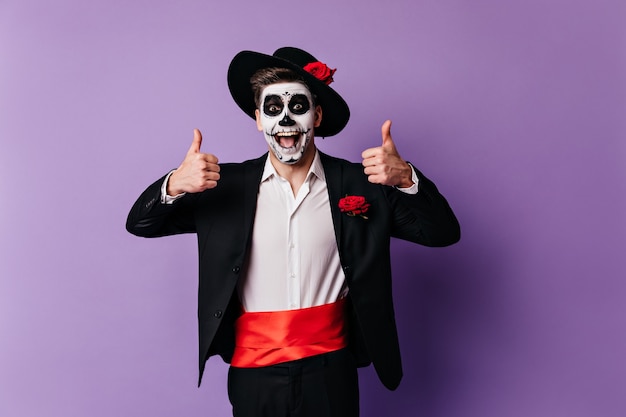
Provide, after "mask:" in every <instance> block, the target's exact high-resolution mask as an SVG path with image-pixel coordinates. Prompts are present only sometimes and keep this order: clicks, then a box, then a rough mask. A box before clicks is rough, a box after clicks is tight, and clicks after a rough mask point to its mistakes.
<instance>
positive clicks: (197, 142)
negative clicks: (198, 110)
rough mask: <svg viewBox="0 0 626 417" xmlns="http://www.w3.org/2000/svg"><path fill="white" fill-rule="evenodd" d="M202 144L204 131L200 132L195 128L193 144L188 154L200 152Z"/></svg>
mask: <svg viewBox="0 0 626 417" xmlns="http://www.w3.org/2000/svg"><path fill="white" fill-rule="evenodd" d="M201 145H202V133H200V130H198V129H194V130H193V142H191V146H190V147H189V150H188V151H187V154H190V153H199V152H200V146H201Z"/></svg>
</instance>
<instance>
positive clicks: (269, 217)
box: [126, 47, 460, 417]
mask: <svg viewBox="0 0 626 417" xmlns="http://www.w3.org/2000/svg"><path fill="white" fill-rule="evenodd" d="M334 72H335V70H331V69H330V68H328V67H327V66H326V65H325V64H323V63H321V62H319V61H318V60H317V59H316V58H314V57H313V56H312V55H310V54H309V53H307V52H305V51H302V50H300V49H297V48H290V47H287V48H281V49H279V50H277V51H276V52H275V53H274V54H273V55H265V54H261V53H257V52H251V51H243V52H241V53H239V54H237V56H235V58H234V59H233V61H232V62H231V64H230V67H229V71H228V85H229V88H230V91H231V94H232V96H233V98H234V99H235V102H236V103H237V104H238V105H239V107H240V108H241V109H242V110H243V111H244V112H245V113H246V114H248V115H249V116H250V117H252V118H254V119H255V120H256V124H257V127H258V129H259V131H261V132H263V136H264V137H265V140H266V141H267V144H268V149H269V152H268V153H267V154H266V155H263V156H262V157H260V158H258V159H255V160H251V161H246V162H243V163H236V164H232V163H229V164H219V163H218V158H217V157H216V156H215V155H213V154H209V153H202V152H201V150H200V147H201V143H202V136H201V134H200V132H199V131H198V130H195V131H194V138H193V142H192V144H191V147H190V148H189V150H188V152H187V154H186V156H185V158H184V160H183V162H182V163H181V165H180V166H179V167H178V168H177V169H176V170H174V171H172V172H170V173H169V174H168V175H166V176H165V177H163V178H161V179H159V180H158V181H156V182H155V183H154V184H153V185H151V186H150V187H148V189H147V190H146V191H144V193H143V194H142V195H141V196H140V197H139V199H138V200H137V202H136V203H135V205H134V206H133V208H132V210H131V212H130V214H129V216H128V221H127V225H126V227H127V229H128V231H130V232H131V233H133V234H136V235H138V236H145V237H158V236H164V235H172V234H177V233H196V234H197V236H198V250H199V280H200V281H199V293H198V301H199V305H198V318H199V338H200V380H201V378H202V373H203V370H204V365H205V362H206V360H207V359H208V358H209V357H210V356H212V355H216V354H219V355H220V356H222V358H223V359H224V360H225V361H226V362H229V363H230V364H231V368H230V370H229V381H228V388H229V389H228V391H229V398H230V400H231V403H232V404H233V414H234V415H235V416H271V417H279V416H316V417H323V416H358V414H359V404H358V401H359V400H358V382H357V372H356V367H357V366H366V365H369V364H370V363H373V364H374V367H375V369H376V371H377V373H378V375H379V378H380V380H381V381H382V383H383V384H384V385H385V386H386V387H387V388H389V389H395V388H396V387H397V386H398V384H399V383H400V379H401V377H402V369H401V363H400V353H399V346H398V338H397V333H396V325H395V319H394V310H393V304H392V291H391V265H390V254H389V242H390V238H391V237H397V238H400V239H405V240H409V241H412V242H416V243H419V244H422V245H427V246H445V245H450V244H452V243H455V242H456V241H458V239H459V236H460V232H459V225H458V222H457V220H456V218H455V216H454V214H453V212H452V210H451V209H450V207H449V206H448V204H447V202H446V200H445V199H444V197H443V196H441V195H440V194H439V192H438V191H437V189H436V187H435V186H434V184H433V183H432V182H431V181H430V180H428V179H427V178H426V177H425V176H424V175H422V174H421V173H420V172H419V171H417V170H416V169H415V168H413V167H412V166H411V165H410V164H409V163H407V162H406V161H405V160H403V159H402V158H401V157H400V155H399V154H398V151H397V150H396V147H395V145H394V142H393V140H392V137H391V133H390V127H391V122H390V121H387V122H385V123H384V124H383V127H382V146H379V147H375V148H371V149H367V150H365V151H364V152H363V155H362V156H363V161H362V164H355V163H350V162H347V161H344V160H340V159H336V158H333V157H330V156H328V155H325V154H323V153H321V152H319V151H318V150H317V148H316V146H315V136H322V137H328V136H333V135H335V134H337V133H339V132H340V131H341V130H342V129H343V127H344V126H345V125H346V123H347V122H348V119H349V115H350V112H349V109H348V106H347V104H346V103H345V101H344V100H343V99H342V98H341V96H339V94H337V93H336V92H335V91H334V90H333V89H332V88H331V87H329V84H330V83H331V82H332V81H333V75H334Z"/></svg>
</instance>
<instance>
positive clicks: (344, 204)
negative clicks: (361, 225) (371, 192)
mask: <svg viewBox="0 0 626 417" xmlns="http://www.w3.org/2000/svg"><path fill="white" fill-rule="evenodd" d="M369 208H370V204H369V203H368V202H367V201H366V200H365V197H363V196H360V195H347V196H345V197H344V198H342V199H340V200H339V210H340V211H341V212H342V213H346V214H347V215H348V216H361V217H363V218H364V219H367V217H366V216H364V214H365V213H367V211H368V210H369Z"/></svg>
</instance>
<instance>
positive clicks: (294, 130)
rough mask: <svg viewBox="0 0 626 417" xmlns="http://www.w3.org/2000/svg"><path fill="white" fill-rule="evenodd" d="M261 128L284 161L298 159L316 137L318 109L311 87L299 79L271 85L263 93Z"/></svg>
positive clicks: (292, 162) (260, 115) (272, 148)
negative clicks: (316, 114)
mask: <svg viewBox="0 0 626 417" xmlns="http://www.w3.org/2000/svg"><path fill="white" fill-rule="evenodd" d="M259 113H260V114H259V122H260V124H259V129H262V130H263V134H264V135H265V140H266V141H267V143H268V144H269V146H270V149H271V150H272V152H273V153H274V155H275V156H276V158H278V160H279V161H280V162H282V163H284V164H295V163H296V162H298V161H299V160H300V159H301V158H302V155H304V152H305V151H306V149H307V146H308V145H309V143H310V142H311V139H312V138H313V128H314V127H315V108H314V107H313V99H312V96H311V92H310V91H309V89H308V88H307V87H306V86H305V85H304V84H301V83H298V82H287V83H279V84H271V85H268V86H267V87H265V88H264V89H263V91H262V92H261V108H260V109H259Z"/></svg>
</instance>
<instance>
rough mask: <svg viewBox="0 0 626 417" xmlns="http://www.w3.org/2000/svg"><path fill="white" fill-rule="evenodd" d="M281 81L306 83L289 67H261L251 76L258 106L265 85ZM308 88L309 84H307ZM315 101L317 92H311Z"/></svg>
mask: <svg viewBox="0 0 626 417" xmlns="http://www.w3.org/2000/svg"><path fill="white" fill-rule="evenodd" d="M281 82H288V83H289V82H300V83H302V84H304V85H306V82H305V81H304V78H303V77H302V76H301V75H300V74H298V73H297V72H295V71H292V70H290V69H288V68H280V67H271V68H261V69H260V70H258V71H257V72H255V73H254V74H253V75H252V77H250V85H251V86H252V93H254V102H255V103H256V106H257V108H259V107H260V105H261V103H260V101H261V92H262V91H263V89H264V88H265V87H267V86H268V85H270V84H276V83H281ZM307 88H308V86H307ZM311 95H312V96H313V101H315V94H313V92H311Z"/></svg>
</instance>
